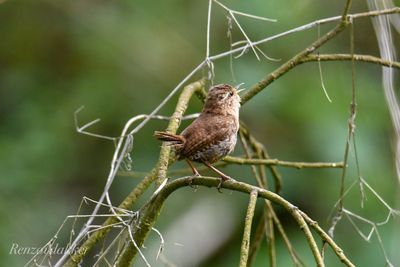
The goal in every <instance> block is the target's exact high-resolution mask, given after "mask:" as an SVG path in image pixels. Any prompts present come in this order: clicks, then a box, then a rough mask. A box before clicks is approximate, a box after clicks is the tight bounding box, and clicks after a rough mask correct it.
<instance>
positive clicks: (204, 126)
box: [154, 84, 240, 182]
mask: <svg viewBox="0 0 400 267" xmlns="http://www.w3.org/2000/svg"><path fill="white" fill-rule="evenodd" d="M239 108H240V97H239V95H238V92H237V90H236V89H235V88H234V87H232V86H230V85H228V84H220V85H216V86H214V87H212V88H211V89H210V90H209V92H208V94H207V98H206V101H205V103H204V108H203V110H202V112H201V113H200V116H199V117H198V118H197V119H196V120H194V121H193V122H192V123H191V124H190V125H189V126H188V127H187V128H186V129H185V130H183V131H182V133H181V134H179V135H178V134H171V133H167V132H159V131H156V132H155V133H154V136H155V137H156V138H157V139H159V140H161V141H164V142H169V143H170V144H171V145H173V146H174V148H175V150H176V154H177V156H178V159H179V160H180V159H186V160H187V162H188V164H189V165H190V167H191V168H192V170H193V173H194V174H195V175H199V172H198V171H197V170H196V168H195V167H194V166H193V164H192V163H191V161H196V162H201V163H204V164H205V165H206V166H208V167H209V168H211V169H212V170H214V171H215V172H217V173H218V174H219V175H220V176H221V178H222V180H227V179H231V178H230V177H229V176H227V175H225V174H224V173H222V172H221V171H219V170H218V169H216V168H215V167H213V166H212V165H211V164H212V163H214V162H216V161H218V160H219V159H221V158H223V157H224V156H226V155H228V154H229V153H231V152H232V151H233V149H234V148H235V145H236V140H237V132H238V130H239ZM222 180H221V182H222Z"/></svg>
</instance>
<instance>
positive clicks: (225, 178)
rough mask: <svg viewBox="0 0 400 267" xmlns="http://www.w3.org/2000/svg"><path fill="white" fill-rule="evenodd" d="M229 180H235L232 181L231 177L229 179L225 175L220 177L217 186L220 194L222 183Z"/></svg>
mask: <svg viewBox="0 0 400 267" xmlns="http://www.w3.org/2000/svg"><path fill="white" fill-rule="evenodd" d="M229 180H233V181H234V180H235V179H233V178H232V177H230V176H228V175H226V174H224V175H221V179H220V181H219V184H218V186H217V190H218V192H220V193H222V191H221V188H222V183H223V182H225V181H229Z"/></svg>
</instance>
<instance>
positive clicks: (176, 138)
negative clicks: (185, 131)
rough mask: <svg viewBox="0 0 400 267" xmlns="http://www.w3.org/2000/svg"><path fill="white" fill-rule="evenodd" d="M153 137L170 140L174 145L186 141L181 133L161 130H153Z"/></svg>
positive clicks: (165, 140)
mask: <svg viewBox="0 0 400 267" xmlns="http://www.w3.org/2000/svg"><path fill="white" fill-rule="evenodd" d="M154 137H155V138H157V139H158V140H160V141H164V142H171V143H172V144H174V145H178V144H184V143H185V141H186V140H185V137H183V136H182V135H178V134H172V133H167V132H161V131H155V132H154Z"/></svg>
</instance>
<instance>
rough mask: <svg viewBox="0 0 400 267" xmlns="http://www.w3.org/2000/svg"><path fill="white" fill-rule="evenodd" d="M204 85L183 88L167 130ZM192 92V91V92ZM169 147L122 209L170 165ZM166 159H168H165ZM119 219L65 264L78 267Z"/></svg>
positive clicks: (93, 236) (113, 219) (174, 126)
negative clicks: (194, 93) (192, 96)
mask: <svg viewBox="0 0 400 267" xmlns="http://www.w3.org/2000/svg"><path fill="white" fill-rule="evenodd" d="M203 86H204V80H200V81H197V82H194V83H192V84H189V85H188V86H186V87H185V88H184V89H183V92H182V94H181V96H180V98H179V100H178V104H177V106H176V109H175V113H174V114H173V115H172V117H171V119H170V123H169V125H168V128H167V130H169V131H170V132H173V131H176V130H177V129H178V127H179V123H180V118H181V116H182V114H183V112H184V111H185V109H186V107H187V103H188V102H189V100H190V97H191V95H192V94H193V92H194V91H196V90H200V89H201V88H203ZM190 92H191V93H190ZM169 152H170V150H169V148H168V147H163V148H162V149H161V151H160V161H159V164H158V165H157V167H155V168H154V169H153V170H152V171H151V172H150V174H149V175H147V176H146V177H145V178H144V179H143V180H142V181H141V182H140V183H139V184H138V185H137V186H136V187H135V188H134V189H133V190H132V192H131V193H130V194H129V195H128V196H127V197H126V198H125V199H124V201H123V202H122V203H121V204H120V205H119V206H118V208H120V209H131V208H132V206H133V205H134V204H135V202H136V200H137V199H138V198H139V197H140V196H141V195H142V194H143V193H144V192H145V191H146V190H147V188H148V187H149V186H150V185H151V184H152V183H153V182H154V181H155V180H156V179H157V178H159V177H160V172H161V173H162V175H163V172H162V171H163V170H164V169H163V168H164V166H167V165H168V158H169ZM165 159H166V160H165ZM117 221H118V219H117V218H116V217H114V216H113V217H109V218H108V219H107V220H106V221H105V222H104V223H103V225H102V228H101V229H100V230H98V231H96V232H94V233H93V234H91V235H90V236H89V237H88V239H87V240H86V241H85V242H84V243H83V244H82V245H81V246H80V248H79V249H75V250H74V253H73V254H71V256H70V257H69V259H68V261H67V262H66V263H65V264H64V266H68V267H76V266H78V265H79V264H80V262H81V261H82V259H83V258H84V257H85V256H86V255H87V254H88V253H89V252H90V251H91V250H92V249H93V247H94V246H95V245H96V244H97V243H98V242H99V241H100V240H102V239H104V237H105V235H106V234H107V233H108V232H109V231H110V230H111V227H106V226H108V225H111V224H114V223H116V222H117Z"/></svg>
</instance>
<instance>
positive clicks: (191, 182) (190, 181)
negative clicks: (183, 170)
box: [189, 171, 201, 189]
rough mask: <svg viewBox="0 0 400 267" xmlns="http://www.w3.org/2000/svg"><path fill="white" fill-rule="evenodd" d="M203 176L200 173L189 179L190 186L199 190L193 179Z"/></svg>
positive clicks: (195, 173)
mask: <svg viewBox="0 0 400 267" xmlns="http://www.w3.org/2000/svg"><path fill="white" fill-rule="evenodd" d="M199 176H201V175H200V173H199V172H197V171H196V172H194V173H193V175H192V176H190V177H189V186H190V187H191V188H193V189H197V185H193V179H194V178H196V177H199Z"/></svg>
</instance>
